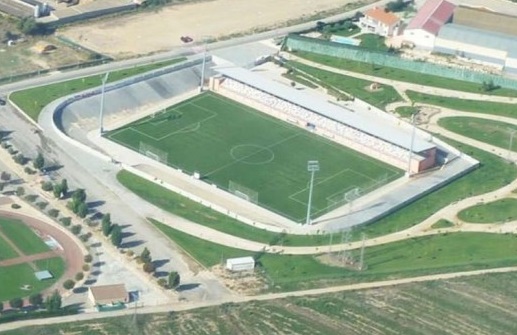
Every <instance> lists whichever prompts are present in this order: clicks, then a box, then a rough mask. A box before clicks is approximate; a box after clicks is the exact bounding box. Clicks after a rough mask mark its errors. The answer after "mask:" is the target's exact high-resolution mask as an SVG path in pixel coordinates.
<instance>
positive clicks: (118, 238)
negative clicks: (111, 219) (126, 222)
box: [111, 224, 122, 248]
mask: <svg viewBox="0 0 517 335" xmlns="http://www.w3.org/2000/svg"><path fill="white" fill-rule="evenodd" d="M111 243H112V244H113V245H114V246H116V247H117V248H118V247H120V244H121V243H122V228H121V227H120V226H119V225H118V224H114V225H113V228H112V229H111Z"/></svg>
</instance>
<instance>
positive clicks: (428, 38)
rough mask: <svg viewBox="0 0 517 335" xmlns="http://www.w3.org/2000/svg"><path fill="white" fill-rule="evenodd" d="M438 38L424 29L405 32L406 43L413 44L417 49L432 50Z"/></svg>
mask: <svg viewBox="0 0 517 335" xmlns="http://www.w3.org/2000/svg"><path fill="white" fill-rule="evenodd" d="M435 39H436V36H435V35H433V34H431V33H429V32H427V31H425V30H423V29H407V30H405V31H404V41H408V42H411V43H413V44H414V45H415V46H416V47H417V48H421V49H426V50H432V49H433V46H434V42H435Z"/></svg>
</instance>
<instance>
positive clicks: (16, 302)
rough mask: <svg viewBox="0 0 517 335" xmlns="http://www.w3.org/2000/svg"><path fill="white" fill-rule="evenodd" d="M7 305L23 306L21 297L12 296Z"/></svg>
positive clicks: (13, 306)
mask: <svg viewBox="0 0 517 335" xmlns="http://www.w3.org/2000/svg"><path fill="white" fill-rule="evenodd" d="M9 305H10V306H11V307H12V308H22V307H23V299H22V298H14V299H11V300H9Z"/></svg>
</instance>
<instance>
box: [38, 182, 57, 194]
mask: <svg viewBox="0 0 517 335" xmlns="http://www.w3.org/2000/svg"><path fill="white" fill-rule="evenodd" d="M41 189H42V190H43V191H45V192H50V191H52V190H53V189H54V185H52V182H50V181H46V182H43V183H41Z"/></svg>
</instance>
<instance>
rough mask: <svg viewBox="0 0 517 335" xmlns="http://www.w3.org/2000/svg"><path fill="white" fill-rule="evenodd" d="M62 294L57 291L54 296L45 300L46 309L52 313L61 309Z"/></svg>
mask: <svg viewBox="0 0 517 335" xmlns="http://www.w3.org/2000/svg"><path fill="white" fill-rule="evenodd" d="M61 303H62V302H61V294H59V292H58V291H57V290H55V291H54V292H53V293H52V295H50V296H48V297H47V299H46V300H45V307H46V308H47V310H48V311H50V312H56V311H58V310H60V309H61Z"/></svg>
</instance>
